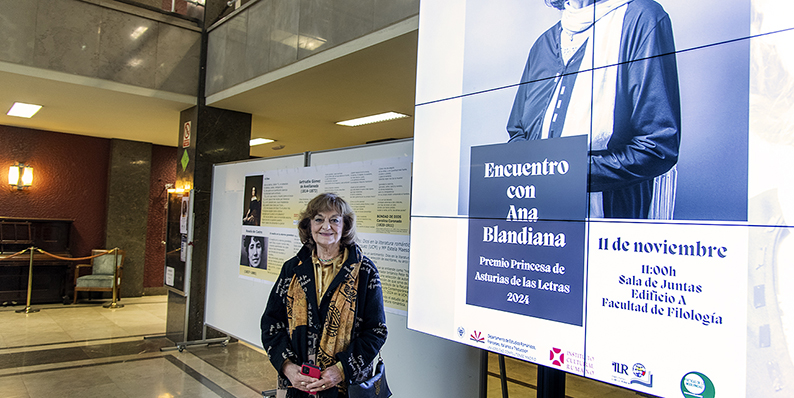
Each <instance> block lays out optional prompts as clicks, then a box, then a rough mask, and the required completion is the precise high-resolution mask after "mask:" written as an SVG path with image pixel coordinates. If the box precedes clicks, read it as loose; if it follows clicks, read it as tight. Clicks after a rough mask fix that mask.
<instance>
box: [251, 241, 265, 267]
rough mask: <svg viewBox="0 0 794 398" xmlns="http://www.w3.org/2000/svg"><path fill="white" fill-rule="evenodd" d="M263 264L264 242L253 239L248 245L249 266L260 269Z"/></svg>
mask: <svg viewBox="0 0 794 398" xmlns="http://www.w3.org/2000/svg"><path fill="white" fill-rule="evenodd" d="M261 262H262V242H261V241H260V240H259V239H251V243H249V244H248V265H250V266H252V267H254V268H259V264H260V263H261Z"/></svg>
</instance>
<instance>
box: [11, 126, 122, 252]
mask: <svg viewBox="0 0 794 398" xmlns="http://www.w3.org/2000/svg"><path fill="white" fill-rule="evenodd" d="M15 161H19V162H23V163H27V164H29V165H31V166H33V186H32V187H30V188H27V189H25V190H23V191H17V190H16V189H12V188H11V187H10V186H9V185H8V167H9V166H11V165H12V164H14V162H15ZM109 161H110V140H107V139H103V138H93V137H86V136H80V135H73V134H62V133H53V132H49V131H41V130H31V129H26V128H19V127H10V126H2V125H0V216H7V217H30V218H66V219H73V220H74V224H73V228H72V234H71V252H72V255H73V256H75V257H77V256H87V255H90V253H91V249H94V248H101V247H103V246H104V244H105V213H106V211H107V203H106V201H107V186H108V162H109Z"/></svg>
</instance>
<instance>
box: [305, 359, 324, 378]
mask: <svg viewBox="0 0 794 398" xmlns="http://www.w3.org/2000/svg"><path fill="white" fill-rule="evenodd" d="M301 373H302V374H305V375H306V376H309V377H314V378H315V379H319V378H320V377H322V375H321V372H320V368H319V367H318V366H315V365H312V364H310V363H304V364H303V365H301Z"/></svg>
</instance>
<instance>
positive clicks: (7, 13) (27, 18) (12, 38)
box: [0, 0, 39, 65]
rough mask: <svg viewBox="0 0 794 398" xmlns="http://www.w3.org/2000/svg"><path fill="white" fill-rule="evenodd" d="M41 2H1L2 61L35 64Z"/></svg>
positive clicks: (0, 53)
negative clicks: (35, 43)
mask: <svg viewBox="0 0 794 398" xmlns="http://www.w3.org/2000/svg"><path fill="white" fill-rule="evenodd" d="M38 5H39V0H28V1H19V0H0V10H2V12H0V60H2V61H6V62H13V63H16V64H22V65H32V64H33V43H34V42H35V41H34V38H35V37H36V9H37V8H38Z"/></svg>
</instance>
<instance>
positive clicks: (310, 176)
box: [205, 140, 479, 397]
mask: <svg viewBox="0 0 794 398" xmlns="http://www.w3.org/2000/svg"><path fill="white" fill-rule="evenodd" d="M412 144H413V142H412V141H411V140H401V141H395V142H389V143H382V144H375V145H367V146H361V147H354V148H345V149H339V150H332V151H323V152H317V153H310V154H307V155H306V156H304V155H303V154H302V155H295V156H288V157H283V158H273V159H261V160H252V161H245V162H235V163H228V164H220V165H216V166H215V167H214V175H213V191H212V210H211V215H210V245H209V256H208V258H209V260H208V269H207V299H206V309H205V313H206V319H205V322H206V324H207V325H208V326H212V327H213V328H215V329H218V330H221V331H223V332H225V333H228V334H230V335H232V336H234V337H237V338H239V339H241V340H243V341H246V342H248V343H251V344H253V345H255V346H257V347H261V346H262V344H261V340H260V339H261V334H260V330H259V324H260V318H261V316H262V312H263V311H264V307H265V304H266V302H267V298H268V295H269V293H270V289H271V288H272V285H273V281H274V280H275V278H276V276H277V275H278V270H279V269H280V266H281V263H283V261H285V260H286V259H288V258H289V257H291V256H292V255H294V253H296V252H297V250H298V248H299V247H300V243H299V241H298V238H297V227H295V226H293V225H290V224H292V223H293V220H292V219H293V218H294V217H296V214H297V212H299V211H300V209H299V208H298V207H300V205H301V204H302V205H305V203H306V202H307V201H308V200H309V199H311V198H312V197H314V196H315V195H316V194H318V193H321V192H325V191H326V190H329V191H332V192H334V191H337V192H339V193H340V194H341V195H342V196H343V197H344V198H345V199H346V200H347V201H348V203H350V204H351V206H352V207H353V209H354V211H356V213H357V217H358V218H359V223H358V224H359V225H357V229H358V231H359V232H358V235H359V241H360V242H359V244H360V245H361V246H362V249H363V251H364V254H365V255H367V256H368V257H370V258H371V259H372V260H373V261H374V262H375V264H376V266H377V267H378V269H379V272H380V274H381V280H382V282H383V287H384V301H385V306H386V311H387V314H386V320H387V327H388V329H389V337H388V338H387V341H386V344H385V345H384V347H383V349H382V355H383V358H384V361H385V362H386V363H387V366H388V375H389V385H390V386H391V387H392V391H393V392H394V393H395V396H397V397H400V396H404V397H410V396H421V395H425V394H430V396H441V395H444V394H447V393H450V392H451V391H453V392H454V391H457V393H458V394H459V395H460V396H463V395H467V394H469V393H470V392H471V391H475V390H476V389H477V388H478V374H479V364H478V360H479V352H478V351H477V350H474V349H471V348H468V347H465V346H460V345H458V344H454V343H451V342H446V341H443V340H440V339H438V338H436V337H433V336H428V335H426V334H422V333H418V332H414V331H410V330H408V329H407V328H406V326H405V323H406V303H407V279H408V254H409V253H408V252H409V246H408V239H409V235H408V232H409V231H408V225H409V220H408V216H409V214H408V209H409V204H410V183H411V154H412ZM307 160H308V163H309V165H308V166H307V167H304V163H305V162H307ZM376 196H377V198H376ZM296 206H297V207H296ZM251 209H254V211H251ZM256 213H259V214H258V216H257V215H256ZM251 214H254V217H253V218H248V219H246V217H247V216H250V215H251ZM244 219H246V220H244ZM241 220H243V222H244V223H246V224H249V225H242V224H243V222H241ZM241 240H242V242H243V244H242V246H246V245H251V246H250V247H251V251H252V252H255V253H256V254H255V255H253V256H250V255H249V256H246V248H245V247H243V248H241ZM241 252H242V254H241ZM451 359H452V360H454V361H455V362H456V363H457V364H463V365H464V366H462V368H461V369H459V371H458V373H457V374H456V375H455V376H454V378H455V379H456V381H455V383H454V385H453V386H449V385H444V386H442V385H439V383H437V378H436V377H435V376H434V375H433V373H432V372H427V370H426V369H419V368H417V367H416V366H415V365H416V363H417V362H420V361H421V362H423V363H426V364H428V366H437V367H441V366H443V365H445V364H446V363H447V361H449V360H451Z"/></svg>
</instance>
